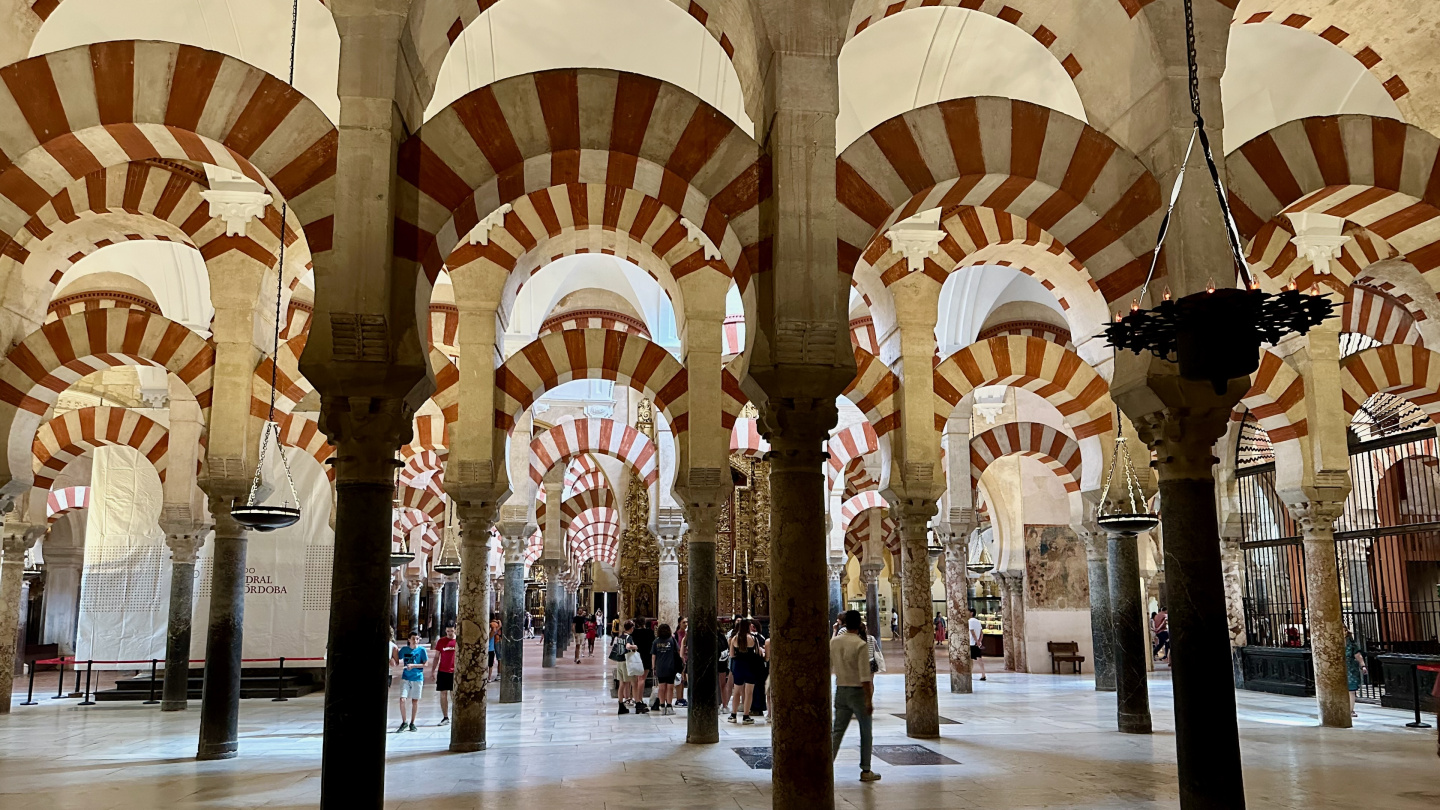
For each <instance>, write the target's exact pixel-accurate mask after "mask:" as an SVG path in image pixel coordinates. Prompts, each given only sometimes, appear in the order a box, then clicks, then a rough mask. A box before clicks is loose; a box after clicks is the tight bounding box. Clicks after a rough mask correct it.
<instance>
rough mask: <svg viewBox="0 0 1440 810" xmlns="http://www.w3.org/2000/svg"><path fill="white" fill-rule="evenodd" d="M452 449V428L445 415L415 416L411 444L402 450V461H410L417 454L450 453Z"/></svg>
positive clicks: (425, 414)
mask: <svg viewBox="0 0 1440 810" xmlns="http://www.w3.org/2000/svg"><path fill="white" fill-rule="evenodd" d="M449 447H450V426H449V424H448V423H446V421H445V417H444V415H443V414H430V413H422V414H417V415H416V416H415V423H414V428H413V435H412V438H411V439H410V443H409V444H407V445H405V446H404V447H402V448H400V458H401V460H408V459H409V458H410V457H411V456H413V455H415V454H417V453H424V452H426V451H430V452H436V453H441V452H448V448H449Z"/></svg>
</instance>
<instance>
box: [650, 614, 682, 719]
mask: <svg viewBox="0 0 1440 810" xmlns="http://www.w3.org/2000/svg"><path fill="white" fill-rule="evenodd" d="M650 659H651V662H652V664H653V665H654V667H655V699H656V700H658V701H659V702H660V714H662V715H666V714H674V713H675V707H674V705H672V704H673V702H674V700H675V681H676V680H678V679H679V677H680V643H679V642H678V641H676V640H675V637H674V636H673V635H671V633H670V625H668V624H662V625H660V629H659V630H656V631H655V643H654V644H653V645H651V647H650Z"/></svg>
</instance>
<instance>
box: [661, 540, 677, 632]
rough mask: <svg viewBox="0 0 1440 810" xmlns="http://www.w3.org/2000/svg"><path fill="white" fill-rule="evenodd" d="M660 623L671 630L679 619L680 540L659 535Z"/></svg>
mask: <svg viewBox="0 0 1440 810" xmlns="http://www.w3.org/2000/svg"><path fill="white" fill-rule="evenodd" d="M656 543H657V545H658V546H659V548H660V593H659V598H660V616H659V618H660V622H661V623H662V624H668V625H670V628H671V629H672V630H673V629H674V628H675V627H676V626H677V624H678V623H679V619H680V555H679V551H680V538H679V537H678V536H668V535H663V534H662V535H660V536H658V537H657V538H656Z"/></svg>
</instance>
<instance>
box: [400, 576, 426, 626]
mask: <svg viewBox="0 0 1440 810" xmlns="http://www.w3.org/2000/svg"><path fill="white" fill-rule="evenodd" d="M405 584H406V585H409V586H410V632H412V633H419V632H420V628H421V626H422V621H421V616H420V592H421V591H422V590H423V589H424V588H425V580H424V579H422V578H421V577H420V575H419V574H418V573H411V575H410V578H409V579H408V580H407V581H406V583H405Z"/></svg>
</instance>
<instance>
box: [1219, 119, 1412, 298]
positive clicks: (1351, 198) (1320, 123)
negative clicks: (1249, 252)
mask: <svg viewBox="0 0 1440 810" xmlns="http://www.w3.org/2000/svg"><path fill="white" fill-rule="evenodd" d="M1437 153H1440V140H1437V139H1436V137H1435V136H1434V135H1431V134H1430V133H1428V132H1426V131H1425V130H1422V129H1419V128H1417V127H1413V126H1410V125H1408V124H1406V123H1404V122H1402V121H1395V120H1393V119H1389V118H1372V117H1370V116H1365V115H1339V116H1323V117H1317V118H1305V119H1301V120H1299V121H1291V122H1289V123H1286V124H1282V125H1280V126H1278V127H1275V128H1274V129H1272V130H1270V131H1269V132H1266V133H1264V134H1262V135H1259V136H1257V137H1255V138H1253V139H1252V140H1250V141H1249V142H1247V143H1245V144H1244V145H1242V146H1241V147H1240V148H1239V149H1237V150H1235V151H1234V152H1232V153H1231V154H1230V155H1229V156H1228V157H1227V158H1226V161H1225V163H1226V169H1227V171H1228V173H1229V175H1230V189H1229V193H1230V198H1231V202H1232V208H1233V209H1234V210H1235V219H1236V224H1237V225H1239V227H1240V229H1241V233H1242V234H1244V235H1245V236H1247V237H1249V236H1255V235H1257V234H1258V233H1259V232H1260V230H1261V228H1262V227H1263V226H1264V225H1265V223H1267V222H1269V221H1270V220H1272V219H1274V218H1275V217H1277V216H1278V215H1280V214H1281V213H1294V212H1300V211H1312V212H1317V213H1322V214H1329V215H1331V216H1337V217H1342V218H1344V219H1346V220H1349V221H1350V222H1353V223H1355V224H1356V225H1360V226H1361V227H1364V228H1366V229H1368V230H1369V231H1371V232H1372V233H1374V234H1375V235H1376V236H1378V237H1380V238H1381V239H1383V240H1385V241H1386V242H1388V243H1389V244H1390V245H1391V246H1392V247H1394V248H1395V250H1397V251H1398V252H1399V253H1400V254H1402V255H1403V256H1404V257H1405V259H1406V261H1408V262H1410V263H1411V264H1413V265H1414V266H1415V268H1416V269H1418V270H1419V271H1420V272H1421V273H1422V274H1423V275H1424V277H1425V279H1426V281H1427V282H1429V284H1430V286H1431V288H1432V289H1440V275H1436V274H1435V273H1434V272H1433V271H1435V270H1436V268H1440V207H1437V205H1436V202H1435V194H1434V192H1433V191H1432V188H1431V186H1432V182H1431V178H1432V177H1434V176H1436V171H1437V164H1436V156H1437Z"/></svg>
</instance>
